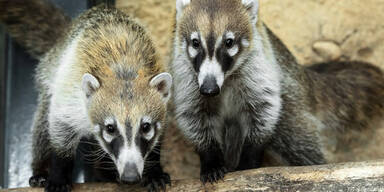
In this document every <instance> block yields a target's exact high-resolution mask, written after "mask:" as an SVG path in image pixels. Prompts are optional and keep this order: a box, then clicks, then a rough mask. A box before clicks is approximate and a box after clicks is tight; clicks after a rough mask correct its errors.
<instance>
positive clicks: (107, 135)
mask: <svg viewBox="0 0 384 192" xmlns="http://www.w3.org/2000/svg"><path fill="white" fill-rule="evenodd" d="M103 138H104V140H105V141H106V142H107V143H111V142H112V140H113V139H114V138H115V136H113V135H111V134H109V133H107V131H105V130H103Z"/></svg>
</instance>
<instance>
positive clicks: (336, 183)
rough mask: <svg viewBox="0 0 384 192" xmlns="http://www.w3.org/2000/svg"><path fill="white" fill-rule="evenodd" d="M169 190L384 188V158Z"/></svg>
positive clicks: (100, 187)
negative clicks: (382, 159)
mask: <svg viewBox="0 0 384 192" xmlns="http://www.w3.org/2000/svg"><path fill="white" fill-rule="evenodd" d="M167 189H168V190H167V191H220V192H224V191H235V190H241V191H245V190H246V191H384V161H380V162H379V161H370V162H358V163H343V164H329V165H319V166H307V167H269V168H260V169H255V170H247V171H242V172H234V173H230V174H227V176H226V177H225V179H224V180H223V181H220V182H218V183H217V184H215V185H211V184H207V185H205V186H203V185H202V184H201V183H200V181H199V180H198V179H188V180H180V181H172V187H168V188H167ZM12 191H17V192H27V191H28V192H43V189H37V188H35V189H31V188H22V189H5V190H0V192H12ZM73 191H74V192H93V191H98V192H115V191H132V192H136V191H145V189H143V188H140V187H138V186H123V185H117V184H113V183H107V184H106V183H87V184H75V185H74V189H73Z"/></svg>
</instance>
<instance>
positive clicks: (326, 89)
mask: <svg viewBox="0 0 384 192" xmlns="http://www.w3.org/2000/svg"><path fill="white" fill-rule="evenodd" d="M175 26H176V28H175V34H174V36H175V37H174V50H173V59H172V62H171V64H170V68H171V73H172V75H173V78H174V85H173V88H172V89H173V96H172V100H173V103H174V111H173V113H174V116H175V118H176V120H177V123H178V126H179V128H180V129H181V130H182V131H183V133H184V134H185V136H186V137H187V138H188V139H189V140H190V141H192V142H193V143H194V144H195V145H196V149H197V152H198V154H199V156H200V163H201V172H200V180H201V181H202V182H203V183H206V182H215V181H217V180H219V179H221V178H223V177H224V175H225V173H226V172H227V171H233V170H243V169H251V168H257V167H259V166H260V162H261V158H262V157H263V155H264V154H269V155H272V156H274V157H276V159H280V161H281V163H284V164H286V165H298V166H300V165H314V164H323V163H326V162H328V159H329V158H328V152H327V150H326V148H325V147H324V143H325V142H326V140H327V139H329V138H327V137H325V136H324V135H330V136H329V137H335V138H338V137H339V136H340V135H343V134H348V131H349V130H361V129H364V128H366V127H368V125H369V123H370V122H371V121H373V120H375V118H376V119H378V118H382V115H383V110H384V109H383V108H384V106H383V105H384V77H383V72H382V71H380V69H378V68H377V67H375V66H373V65H370V64H367V63H362V62H335V63H325V64H317V65H314V66H310V67H305V66H301V65H299V64H297V61H296V60H295V58H294V57H293V56H292V54H291V53H290V52H289V51H288V49H287V48H286V47H285V46H284V45H283V44H282V42H281V41H280V40H279V39H278V38H277V37H276V36H275V35H274V34H273V33H272V32H271V31H270V30H269V29H268V27H267V26H265V25H264V24H263V22H262V21H261V20H260V19H259V1H258V0H177V1H176V25H175ZM325 132H326V133H327V134H325Z"/></svg>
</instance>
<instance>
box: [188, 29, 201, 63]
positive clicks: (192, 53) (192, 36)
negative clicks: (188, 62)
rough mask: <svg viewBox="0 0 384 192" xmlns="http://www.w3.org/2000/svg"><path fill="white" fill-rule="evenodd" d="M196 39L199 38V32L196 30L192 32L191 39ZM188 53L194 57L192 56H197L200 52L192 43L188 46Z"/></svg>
mask: <svg viewBox="0 0 384 192" xmlns="http://www.w3.org/2000/svg"><path fill="white" fill-rule="evenodd" d="M194 39H199V34H198V33H197V32H196V31H195V32H192V34H191V41H192V40H194ZM188 53H189V55H190V57H192V58H195V57H196V55H197V54H198V52H197V50H196V49H195V48H193V46H192V45H190V46H189V47H188Z"/></svg>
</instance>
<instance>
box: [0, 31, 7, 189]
mask: <svg viewBox="0 0 384 192" xmlns="http://www.w3.org/2000/svg"><path fill="white" fill-rule="evenodd" d="M5 46H6V38H5V31H4V29H3V27H2V26H0V187H3V188H4V187H5V177H4V175H5V137H4V136H5V102H6V101H5V96H6V95H5V94H6V93H5V90H6V87H5V84H6V64H5V63H6V57H5V53H6V51H5Z"/></svg>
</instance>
